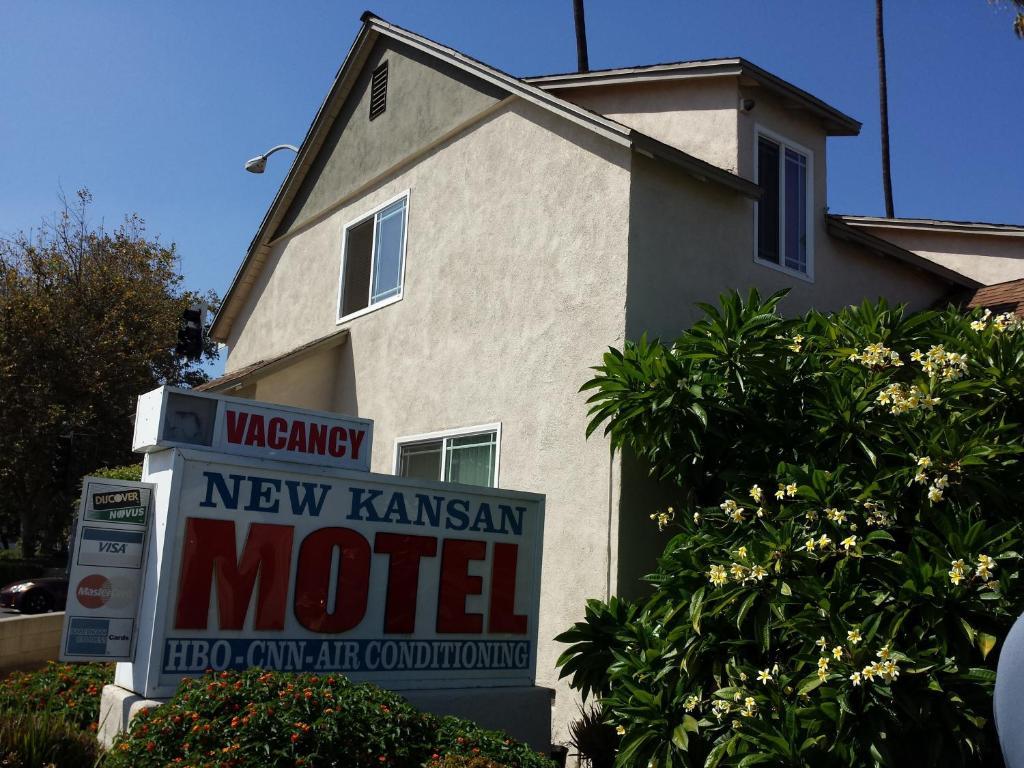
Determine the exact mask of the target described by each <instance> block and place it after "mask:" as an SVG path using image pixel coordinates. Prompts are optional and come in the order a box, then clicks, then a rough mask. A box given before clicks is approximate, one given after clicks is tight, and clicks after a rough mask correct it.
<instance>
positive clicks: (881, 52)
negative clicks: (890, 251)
mask: <svg viewBox="0 0 1024 768" xmlns="http://www.w3.org/2000/svg"><path fill="white" fill-rule="evenodd" d="M882 15H883V11H882V0H875V42H876V43H877V44H878V101H879V105H878V106H879V112H880V114H881V118H882V189H883V190H884V192H885V215H886V216H887V217H888V218H890V219H891V218H892V217H893V216H894V215H895V213H894V212H893V205H892V170H891V168H890V165H889V84H888V80H887V78H886V74H885V29H884V23H883V19H882Z"/></svg>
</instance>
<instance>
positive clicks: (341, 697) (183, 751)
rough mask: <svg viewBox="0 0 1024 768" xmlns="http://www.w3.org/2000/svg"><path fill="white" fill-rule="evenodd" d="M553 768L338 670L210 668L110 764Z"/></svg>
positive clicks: (109, 767) (116, 750) (142, 724)
mask: <svg viewBox="0 0 1024 768" xmlns="http://www.w3.org/2000/svg"><path fill="white" fill-rule="evenodd" d="M494 763H496V764H499V765H500V766H508V767H509V768H551V762H550V761H549V760H547V759H546V758H544V757H542V756H539V755H538V754H537V753H535V752H532V751H530V749H529V748H528V747H526V746H524V745H522V744H517V743H515V742H513V741H512V740H510V739H508V738H506V737H505V736H503V735H502V734H499V733H496V732H492V731H485V730H483V729H482V728H480V727H479V726H477V725H475V724H473V723H470V722H468V721H465V720H459V719H457V718H453V717H445V718H439V717H436V716H434V715H429V714H425V713H421V712H418V711H417V710H416V709H414V708H413V707H412V706H411V705H410V704H409V703H408V702H406V701H405V700H404V699H403V698H401V697H400V696H398V695H397V694H395V693H391V692H389V691H385V690H382V689H380V688H377V687H376V686H373V685H369V684H358V685H357V684H354V683H351V682H349V681H348V680H346V679H345V678H343V677H341V676H340V675H339V676H323V675H320V676H318V675H305V674H301V675H300V674H287V673H274V672H262V671H260V670H248V671H246V672H221V673H218V674H213V673H210V674H208V675H207V676H205V677H203V678H200V679H197V680H188V679H186V680H183V681H182V683H181V687H180V688H179V690H178V693H177V694H176V695H175V696H174V698H172V699H171V700H170V701H169V702H168V703H166V704H164V705H163V706H161V707H158V708H156V709H153V710H149V711H147V712H145V713H140V714H139V715H138V716H137V717H136V719H135V720H133V722H132V727H131V729H130V731H129V732H128V733H127V734H125V735H122V736H121V737H119V738H118V740H117V741H116V742H115V743H114V745H113V747H112V749H111V752H110V753H109V755H108V757H107V760H106V761H105V762H104V768H120V766H131V767H132V768H146V767H147V766H161V768H162V767H163V766H168V765H182V766H224V767H225V768H227V767H229V766H237V767H239V768H241V767H244V766H258V767H259V768H270V767H271V766H296V765H297V766H302V765H305V766H332V765H344V766H350V767H352V768H420V766H427V767H428V768H461V767H462V766H465V767H466V768H493V765H492V764H494Z"/></svg>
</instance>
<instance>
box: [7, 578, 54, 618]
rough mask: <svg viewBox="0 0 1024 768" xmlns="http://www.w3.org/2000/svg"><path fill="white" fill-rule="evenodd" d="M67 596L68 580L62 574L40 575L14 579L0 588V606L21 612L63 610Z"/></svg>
mask: <svg viewBox="0 0 1024 768" xmlns="http://www.w3.org/2000/svg"><path fill="white" fill-rule="evenodd" d="M67 598H68V580H67V579H66V578H64V577H63V576H41V577H39V578H37V579H25V580H23V581H15V582H13V583H11V584H8V585H7V586H6V587H4V588H3V589H0V608H14V609H16V610H19V611H21V612H22V613H46V612H47V611H63V610H64V603H65V602H66V601H67Z"/></svg>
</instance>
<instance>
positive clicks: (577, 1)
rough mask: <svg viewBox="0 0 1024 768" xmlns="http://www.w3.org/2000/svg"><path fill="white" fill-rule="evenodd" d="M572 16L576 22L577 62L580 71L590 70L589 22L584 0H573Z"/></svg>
mask: <svg viewBox="0 0 1024 768" xmlns="http://www.w3.org/2000/svg"><path fill="white" fill-rule="evenodd" d="M572 16H573V20H574V21H575V22H576V63H577V67H578V69H579V71H580V72H589V71H590V61H589V59H588V57H587V22H586V19H585V18H584V17H583V0H572Z"/></svg>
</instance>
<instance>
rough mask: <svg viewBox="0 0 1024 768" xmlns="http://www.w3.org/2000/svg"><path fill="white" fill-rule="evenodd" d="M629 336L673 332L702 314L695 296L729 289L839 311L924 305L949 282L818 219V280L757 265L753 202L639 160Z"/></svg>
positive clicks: (708, 297)
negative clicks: (839, 234) (844, 236)
mask: <svg viewBox="0 0 1024 768" xmlns="http://www.w3.org/2000/svg"><path fill="white" fill-rule="evenodd" d="M630 211H631V214H630V274H629V301H628V311H627V334H628V335H629V336H630V337H631V338H635V337H638V336H639V335H640V334H641V333H643V332H644V331H648V332H649V333H650V334H652V335H659V336H661V337H663V338H673V337H674V336H675V335H677V334H678V333H679V331H680V330H681V329H682V328H684V327H686V326H687V325H689V324H690V323H692V322H693V320H694V319H695V318H696V317H697V316H698V312H697V310H696V309H695V308H694V306H693V305H694V303H695V302H698V301H714V300H715V298H716V297H717V296H718V295H719V294H720V293H722V292H723V291H725V290H727V289H729V288H736V289H738V290H740V291H743V292H745V291H746V290H747V289H749V288H751V287H756V288H757V289H758V290H759V291H761V293H762V295H765V294H768V293H771V292H773V291H776V290H779V289H781V288H789V289H791V292H790V294H789V296H788V297H787V298H786V299H785V301H784V303H783V305H782V308H783V310H784V311H785V312H786V313H787V314H791V315H792V314H798V313H801V312H803V311H805V310H807V309H809V308H810V307H816V308H818V309H822V310H834V309H839V308H841V307H843V306H846V305H848V304H851V303H856V302H860V301H861V300H862V299H864V298H876V297H879V296H884V297H886V298H888V299H890V300H891V301H894V302H906V303H907V304H909V305H910V306H911V307H912V308H924V307H927V306H929V305H930V304H931V303H932V302H933V301H935V300H936V299H938V298H940V297H941V296H943V295H945V293H946V291H947V289H948V288H947V286H946V284H945V283H944V282H943V281H941V280H938V279H937V278H935V277H933V276H931V275H929V274H928V273H926V272H923V271H920V270H916V269H914V268H911V267H908V266H905V265H903V264H901V263H899V262H895V261H892V260H887V259H885V258H883V257H880V256H876V255H874V254H871V253H868V252H865V251H863V250H862V249H860V248H857V247H856V246H853V245H848V244H846V243H843V242H841V241H838V240H834V239H832V238H830V237H829V236H828V235H827V234H826V233H825V229H824V224H823V222H824V216H822V215H819V216H818V217H816V219H815V241H814V263H815V270H814V271H815V276H814V282H813V283H812V282H809V281H807V280H803V279H801V278H799V277H797V276H795V275H790V274H786V273H784V272H781V271H779V270H777V269H772V268H770V267H766V266H763V265H761V264H757V263H756V262H754V258H753V217H754V209H753V202H752V201H750V200H747V199H746V198H742V197H740V196H739V195H736V194H735V193H732V192H729V191H727V190H724V189H722V188H720V187H717V186H715V185H712V184H707V183H701V182H699V181H696V180H694V179H692V178H690V177H688V176H687V175H685V174H682V173H678V172H676V171H674V170H673V169H671V168H670V167H668V166H666V165H665V164H663V163H658V162H656V161H652V160H647V159H645V158H641V157H636V158H634V162H633V181H632V195H631V197H630Z"/></svg>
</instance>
